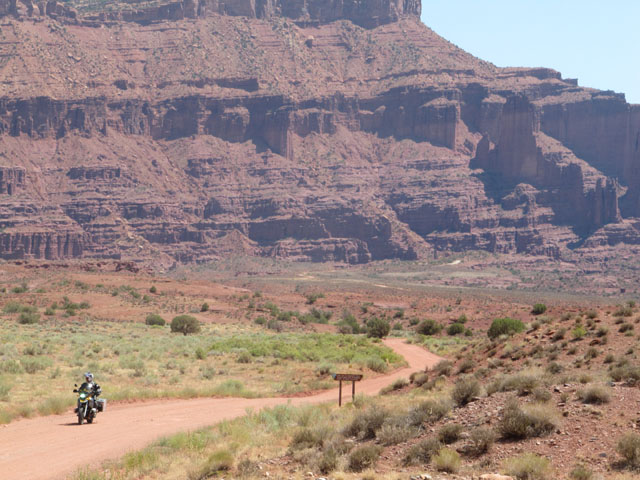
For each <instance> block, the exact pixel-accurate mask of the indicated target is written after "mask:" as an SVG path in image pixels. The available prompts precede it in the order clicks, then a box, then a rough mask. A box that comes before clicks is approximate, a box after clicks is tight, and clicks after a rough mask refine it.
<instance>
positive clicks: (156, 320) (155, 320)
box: [144, 313, 166, 327]
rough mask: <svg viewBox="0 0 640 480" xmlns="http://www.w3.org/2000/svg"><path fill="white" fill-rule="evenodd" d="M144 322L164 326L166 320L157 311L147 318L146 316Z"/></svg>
mask: <svg viewBox="0 0 640 480" xmlns="http://www.w3.org/2000/svg"><path fill="white" fill-rule="evenodd" d="M144 323H145V324H147V325H158V326H161V327H162V326H164V325H165V323H166V322H165V320H164V318H162V317H161V316H160V315H158V314H157V313H151V314H149V315H147V318H145V320H144Z"/></svg>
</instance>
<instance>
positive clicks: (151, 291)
mask: <svg viewBox="0 0 640 480" xmlns="http://www.w3.org/2000/svg"><path fill="white" fill-rule="evenodd" d="M157 292H158V289H157V288H156V286H155V285H151V288H150V289H149V293H157Z"/></svg>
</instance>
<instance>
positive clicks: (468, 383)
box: [451, 377, 480, 407]
mask: <svg viewBox="0 0 640 480" xmlns="http://www.w3.org/2000/svg"><path fill="white" fill-rule="evenodd" d="M478 395H480V383H479V382H478V381H477V380H476V379H475V378H470V377H467V378H461V379H459V380H458V381H457V382H456V384H455V385H454V387H453V392H451V398H452V399H453V401H454V402H455V404H456V405H457V406H459V407H462V406H464V405H466V404H468V403H469V402H471V401H473V399H474V398H475V397H477V396H478Z"/></svg>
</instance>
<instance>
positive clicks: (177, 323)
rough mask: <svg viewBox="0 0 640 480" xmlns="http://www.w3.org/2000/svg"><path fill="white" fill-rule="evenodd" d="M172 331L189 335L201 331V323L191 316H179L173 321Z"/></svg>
mask: <svg viewBox="0 0 640 480" xmlns="http://www.w3.org/2000/svg"><path fill="white" fill-rule="evenodd" d="M171 331H172V332H174V333H182V334H183V335H188V334H190V333H198V332H199V331H200V322H199V321H198V319H197V318H195V317H192V316H191V315H178V316H177V317H174V319H173V320H171Z"/></svg>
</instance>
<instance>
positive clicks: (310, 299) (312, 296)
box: [305, 293, 324, 305]
mask: <svg viewBox="0 0 640 480" xmlns="http://www.w3.org/2000/svg"><path fill="white" fill-rule="evenodd" d="M305 297H306V299H307V305H313V304H314V303H316V302H317V301H318V300H319V299H321V298H324V293H308V294H307V295H305Z"/></svg>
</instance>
